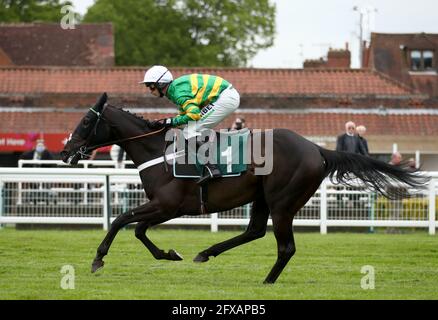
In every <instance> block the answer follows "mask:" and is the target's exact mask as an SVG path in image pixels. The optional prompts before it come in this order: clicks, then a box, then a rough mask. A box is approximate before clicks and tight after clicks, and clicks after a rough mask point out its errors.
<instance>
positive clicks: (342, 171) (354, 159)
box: [318, 146, 430, 199]
mask: <svg viewBox="0 0 438 320" xmlns="http://www.w3.org/2000/svg"><path fill="white" fill-rule="evenodd" d="M318 148H319V152H320V153H321V155H322V157H323V158H324V159H325V177H327V176H329V177H330V180H332V182H334V183H341V184H344V185H348V186H352V185H353V180H355V179H356V178H358V179H359V180H361V181H362V182H364V183H365V187H366V188H367V189H371V190H375V191H377V192H378V193H380V194H382V195H383V196H385V197H387V198H391V199H395V198H402V197H408V196H409V194H408V193H407V192H406V189H404V188H401V187H394V184H395V185H400V183H401V184H403V185H405V186H410V187H412V188H414V189H416V190H421V189H425V188H426V187H427V183H428V182H429V180H430V177H427V176H425V175H422V174H420V173H419V172H415V171H410V170H408V169H406V167H405V166H404V165H403V164H402V165H400V166H395V165H391V164H388V163H386V162H383V161H379V160H376V159H373V158H370V157H366V156H363V155H360V154H354V153H349V152H341V151H332V150H327V149H324V148H321V147H319V146H318Z"/></svg>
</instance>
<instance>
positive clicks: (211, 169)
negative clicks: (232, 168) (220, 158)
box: [196, 163, 222, 185]
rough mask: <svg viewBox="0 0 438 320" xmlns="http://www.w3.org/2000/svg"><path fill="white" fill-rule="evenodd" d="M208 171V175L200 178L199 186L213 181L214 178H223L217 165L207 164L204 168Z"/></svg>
mask: <svg viewBox="0 0 438 320" xmlns="http://www.w3.org/2000/svg"><path fill="white" fill-rule="evenodd" d="M205 171H207V173H206V174H204V175H203V176H202V177H201V178H199V180H198V181H197V182H196V183H197V184H201V185H202V184H204V183H206V182H207V181H208V180H210V179H213V178H219V177H221V176H222V174H221V172H220V170H219V168H218V167H217V166H215V165H211V164H208V163H207V164H206V165H205V166H204V172H205Z"/></svg>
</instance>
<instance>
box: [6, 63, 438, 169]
mask: <svg viewBox="0 0 438 320" xmlns="http://www.w3.org/2000/svg"><path fill="white" fill-rule="evenodd" d="M146 69H147V67H129V68H125V67H113V68H96V67H70V68H67V67H0V121H1V123H2V130H1V131H2V132H9V133H11V132H21V133H26V132H27V133H29V132H33V133H35V132H44V133H45V134H46V136H47V135H50V134H53V135H54V136H56V137H58V138H57V139H58V140H59V141H58V147H56V148H58V149H59V148H61V147H62V144H61V140H62V139H60V138H59V136H62V134H64V136H65V137H66V136H67V135H68V133H69V132H71V131H72V130H73V129H74V127H75V125H76V124H77V122H78V121H79V119H80V118H81V117H82V116H83V115H84V113H85V111H86V110H87V107H89V106H90V105H92V104H94V102H95V101H96V99H97V98H98V97H99V95H100V94H101V93H102V92H107V93H108V95H109V99H110V101H109V102H110V103H111V104H113V105H118V106H123V107H124V108H125V109H128V110H131V111H133V112H136V113H140V114H142V115H143V116H144V117H145V118H148V119H156V118H163V117H167V116H172V115H174V114H175V113H176V108H175V106H174V105H172V104H171V103H170V102H169V101H168V100H167V99H165V98H163V99H158V98H155V97H152V96H151V95H149V94H147V93H146V90H145V88H144V87H143V86H141V85H139V84H138V82H139V81H141V80H142V78H143V75H144V72H145V70H146ZM171 71H172V73H173V74H174V76H175V77H177V76H180V75H182V74H187V73H192V72H202V73H210V74H217V75H220V76H222V77H224V78H225V79H227V80H229V81H230V82H231V83H232V84H233V85H234V86H235V87H236V88H237V90H238V91H239V92H240V94H241V106H240V108H239V109H238V110H237V111H236V113H235V114H234V115H233V116H231V117H230V118H229V119H226V120H225V121H224V123H223V125H222V127H219V128H225V127H228V126H230V125H231V123H232V121H233V120H234V116H242V117H244V118H245V119H246V123H247V124H248V126H249V127H251V128H261V129H263V128H288V129H291V130H293V131H295V132H297V133H299V134H301V135H303V136H305V137H307V138H308V139H310V140H312V141H314V142H316V143H318V144H320V145H323V146H325V147H327V148H329V149H334V147H335V143H336V136H337V135H339V134H342V133H343V132H344V123H345V122H347V121H349V120H353V121H355V122H356V123H357V124H363V125H365V126H366V127H367V129H368V130H367V136H366V137H367V139H368V142H369V146H370V152H371V153H374V154H390V153H391V152H392V148H393V145H394V143H396V144H397V145H398V149H399V151H401V152H402V153H404V154H405V155H413V154H414V153H415V151H417V150H418V151H420V152H421V154H422V159H421V160H422V163H423V165H425V168H429V169H430V168H433V166H434V163H435V170H438V167H436V162H437V161H436V157H437V155H438V105H437V104H436V103H435V102H434V100H433V99H431V98H430V96H429V95H427V94H422V93H419V92H417V91H416V90H414V89H412V88H410V87H409V86H407V85H405V84H403V83H402V82H400V81H397V80H394V79H391V78H390V77H388V76H387V75H384V74H382V73H380V72H378V71H373V70H370V69H363V70H353V69H346V68H344V69H253V68H250V69H245V68H171ZM0 141H1V136H0ZM54 148H55V147H54ZM0 149H1V145H0ZM291 153H293V150H291Z"/></svg>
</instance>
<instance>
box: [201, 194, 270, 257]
mask: <svg viewBox="0 0 438 320" xmlns="http://www.w3.org/2000/svg"><path fill="white" fill-rule="evenodd" d="M268 217H269V208H268V206H267V204H266V201H265V199H264V198H263V197H260V198H259V199H257V200H256V201H254V203H253V207H252V212H251V218H250V221H249V225H248V228H247V229H246V231H245V232H244V233H242V234H240V235H238V236H237V237H234V238H231V239H229V240H226V241H223V242H220V243H218V244H215V245H213V246H211V247H210V248H208V249H206V250H204V251H202V252H200V253H199V254H198V255H197V256H196V257H195V258H194V259H193V261H195V262H205V261H208V257H210V256H214V257H216V256H217V255H219V254H221V253H222V252H224V251H227V250H229V249H232V248H234V247H237V246H240V245H241V244H244V243H247V242H250V241H252V240H255V239H258V238H261V237H263V236H264V235H265V233H266V226H267V221H268Z"/></svg>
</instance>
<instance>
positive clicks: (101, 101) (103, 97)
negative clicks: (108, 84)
mask: <svg viewBox="0 0 438 320" xmlns="http://www.w3.org/2000/svg"><path fill="white" fill-rule="evenodd" d="M107 100H108V95H107V94H106V92H104V93H103V94H102V95H101V96H100V98H99V100H97V102H96V104H95V105H94V107H93V109H94V110H96V111H97V112H100V111H102V108H103V106H104V105H105V103H106V101H107Z"/></svg>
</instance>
